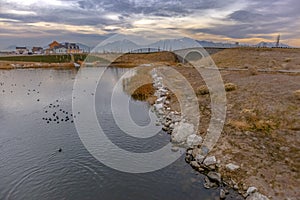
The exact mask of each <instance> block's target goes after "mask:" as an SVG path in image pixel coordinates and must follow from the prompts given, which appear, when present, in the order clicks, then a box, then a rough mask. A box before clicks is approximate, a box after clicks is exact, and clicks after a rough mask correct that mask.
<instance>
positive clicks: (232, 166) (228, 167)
mask: <svg viewBox="0 0 300 200" xmlns="http://www.w3.org/2000/svg"><path fill="white" fill-rule="evenodd" d="M239 168H240V166H238V165H235V164H232V163H229V164H227V165H226V169H228V170H229V171H235V170H237V169H239Z"/></svg>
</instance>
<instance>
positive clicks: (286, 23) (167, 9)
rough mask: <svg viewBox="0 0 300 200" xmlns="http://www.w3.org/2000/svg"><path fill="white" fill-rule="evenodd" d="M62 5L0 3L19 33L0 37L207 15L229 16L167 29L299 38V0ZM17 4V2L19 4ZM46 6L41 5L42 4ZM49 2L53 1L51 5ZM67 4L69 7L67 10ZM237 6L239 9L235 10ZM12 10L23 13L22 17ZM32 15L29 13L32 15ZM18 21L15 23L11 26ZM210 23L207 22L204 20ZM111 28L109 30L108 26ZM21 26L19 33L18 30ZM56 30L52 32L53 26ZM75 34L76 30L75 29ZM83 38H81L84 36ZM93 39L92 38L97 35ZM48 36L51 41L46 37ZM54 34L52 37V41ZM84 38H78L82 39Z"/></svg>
mask: <svg viewBox="0 0 300 200" xmlns="http://www.w3.org/2000/svg"><path fill="white" fill-rule="evenodd" d="M57 1H60V2H63V4H65V5H59V4H58V5H54V4H53V5H52V4H51V6H47V5H43V4H42V3H37V4H32V5H23V4H22V3H21V4H18V3H11V2H9V1H6V0H0V19H1V21H0V22H6V23H8V24H10V25H12V26H16V27H20V29H18V30H17V29H16V30H15V29H8V28H7V29H6V28H5V27H1V29H0V34H7V35H9V34H12V35H13V34H16V33H17V34H19V33H20V35H21V33H22V34H25V33H27V34H29V33H30V32H29V29H30V26H28V24H30V23H37V22H44V23H59V24H66V25H73V26H78V27H80V26H91V27H94V28H98V29H101V30H102V31H104V32H106V33H111V32H114V31H115V32H118V31H119V30H121V29H129V28H131V29H134V28H135V24H134V22H135V20H139V19H140V18H143V17H144V18H146V19H147V17H157V18H159V19H160V20H164V19H165V20H169V19H170V18H174V17H178V18H180V17H187V18H189V17H190V18H195V17H197V16H199V18H201V16H203V15H205V13H206V12H207V11H209V12H210V14H211V15H212V17H211V18H214V12H215V13H216V14H218V13H219V12H221V11H228V10H229V11H232V12H231V13H229V14H228V15H227V16H225V17H223V16H222V17H221V19H220V20H219V22H216V21H209V23H208V24H209V26H208V28H197V26H198V27H201V26H200V25H201V24H195V28H193V29H186V28H185V27H184V26H182V27H178V25H177V24H173V25H171V26H174V27H173V28H172V27H168V28H169V29H179V28H180V29H184V30H188V31H190V32H191V33H208V34H212V35H215V36H225V37H229V38H235V39H239V38H248V37H254V35H255V37H261V38H266V39H270V34H273V33H283V34H284V35H286V36H285V37H286V38H293V37H294V38H295V37H297V38H299V35H300V30H299V28H298V27H299V26H300V14H299V13H300V12H299V10H300V3H299V1H298V0H284V1H282V0H240V1H239V0H227V1H224V0H165V1H163V0H147V1H142V0H57ZM20 2H21V1H20ZM42 2H45V1H42ZM49 2H51V0H49ZM66 5H67V6H66ZM236 5H237V6H236ZM10 10H14V11H27V12H29V13H27V14H22V12H20V13H16V12H9V11H10ZM30 12H32V13H30ZM12 20H18V21H12ZM208 20H209V19H208ZM108 26H109V27H108ZM22 27H23V29H22ZM54 29H55V27H54ZM77 30H78V29H77ZM30 31H31V32H32V34H34V33H35V34H40V35H41V37H42V34H45V37H49V38H50V37H54V36H55V35H56V36H59V35H60V34H63V35H67V34H69V37H70V38H71V39H72V38H73V39H74V40H75V39H78V38H83V39H85V40H86V39H88V36H89V35H90V36H91V38H93V36H92V35H93V34H94V33H89V32H88V31H87V30H84V28H82V30H81V29H80V28H79V31H80V32H81V33H78V34H79V35H80V36H78V35H74V34H76V33H72V32H71V31H70V30H68V31H67V30H59V31H57V30H43V29H42V28H41V30H37V29H35V31H34V30H30ZM83 33H85V34H83ZM95 34H96V33H95ZM49 35H50V36H49ZM51 35H52V36H51ZM81 36H82V37H81Z"/></svg>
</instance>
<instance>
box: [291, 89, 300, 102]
mask: <svg viewBox="0 0 300 200" xmlns="http://www.w3.org/2000/svg"><path fill="white" fill-rule="evenodd" d="M293 94H294V96H295V97H296V99H298V100H300V90H296V91H294V92H293Z"/></svg>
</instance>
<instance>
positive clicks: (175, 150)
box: [171, 147, 179, 152]
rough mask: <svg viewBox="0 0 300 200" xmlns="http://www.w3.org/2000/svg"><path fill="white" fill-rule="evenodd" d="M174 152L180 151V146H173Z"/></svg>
mask: <svg viewBox="0 0 300 200" xmlns="http://www.w3.org/2000/svg"><path fill="white" fill-rule="evenodd" d="M171 150H172V151H173V152H177V151H179V148H178V147H172V149H171Z"/></svg>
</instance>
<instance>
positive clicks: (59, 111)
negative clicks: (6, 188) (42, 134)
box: [0, 79, 80, 152]
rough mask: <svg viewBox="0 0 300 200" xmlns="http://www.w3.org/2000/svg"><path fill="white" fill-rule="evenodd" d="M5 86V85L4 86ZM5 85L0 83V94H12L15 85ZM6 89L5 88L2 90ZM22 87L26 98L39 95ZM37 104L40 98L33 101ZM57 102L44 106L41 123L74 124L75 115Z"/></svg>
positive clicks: (40, 83) (36, 90)
mask: <svg viewBox="0 0 300 200" xmlns="http://www.w3.org/2000/svg"><path fill="white" fill-rule="evenodd" d="M30 82H32V79H30ZM6 85H7V84H6ZM6 85H5V82H0V87H2V88H1V89H0V94H1V93H2V94H9V93H10V94H13V93H14V90H13V88H14V87H15V88H16V87H17V84H16V83H14V84H10V85H9V86H10V89H7V86H6ZM41 85H42V82H39V83H38V85H37V86H38V87H40V86H41ZM3 87H6V88H3ZM22 87H23V88H24V90H23V91H25V92H26V95H27V96H30V95H38V94H40V91H39V90H38V89H25V88H26V85H24V84H23V85H22ZM35 100H36V101H37V102H40V98H36V99H35ZM59 103H60V102H59V100H58V99H57V100H55V102H54V103H50V104H49V105H47V106H45V107H44V108H43V112H44V114H46V115H47V116H46V117H42V120H43V121H46V123H47V124H49V123H56V124H59V123H66V122H70V123H74V119H75V118H76V115H75V114H73V113H71V112H69V111H67V110H66V109H63V108H62V107H61V105H60V104H59ZM79 114H80V112H78V113H77V115H79ZM57 151H58V152H62V148H58V149H57Z"/></svg>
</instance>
